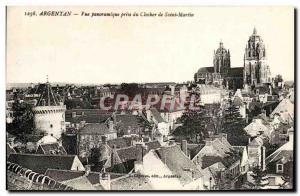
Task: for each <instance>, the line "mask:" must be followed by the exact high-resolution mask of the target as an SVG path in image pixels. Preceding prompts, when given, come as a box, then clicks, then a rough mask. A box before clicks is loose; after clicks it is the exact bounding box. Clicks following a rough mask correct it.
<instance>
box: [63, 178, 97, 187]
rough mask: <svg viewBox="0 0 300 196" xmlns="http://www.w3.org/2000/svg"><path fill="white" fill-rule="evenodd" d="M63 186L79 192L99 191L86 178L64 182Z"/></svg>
mask: <svg viewBox="0 0 300 196" xmlns="http://www.w3.org/2000/svg"><path fill="white" fill-rule="evenodd" d="M62 184H64V185H67V186H70V187H73V188H74V189H77V190H97V189H96V188H95V187H94V186H93V185H92V184H91V182H90V181H89V179H88V178H87V177H86V176H80V177H77V178H73V179H69V180H66V181H63V182H62Z"/></svg>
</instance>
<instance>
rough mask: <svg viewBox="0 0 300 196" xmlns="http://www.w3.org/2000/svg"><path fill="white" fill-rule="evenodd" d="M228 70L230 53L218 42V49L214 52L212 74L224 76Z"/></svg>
mask: <svg viewBox="0 0 300 196" xmlns="http://www.w3.org/2000/svg"><path fill="white" fill-rule="evenodd" d="M229 70H230V52H229V50H226V49H225V48H224V46H223V42H222V41H221V42H220V45H219V48H218V49H217V51H215V52H214V72H215V73H220V74H221V75H222V76H226V75H227V74H228V72H229Z"/></svg>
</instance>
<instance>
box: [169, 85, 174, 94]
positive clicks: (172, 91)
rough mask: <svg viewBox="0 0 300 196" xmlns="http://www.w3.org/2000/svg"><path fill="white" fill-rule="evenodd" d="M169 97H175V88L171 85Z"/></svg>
mask: <svg viewBox="0 0 300 196" xmlns="http://www.w3.org/2000/svg"><path fill="white" fill-rule="evenodd" d="M170 88H171V95H175V86H173V85H171V86H170Z"/></svg>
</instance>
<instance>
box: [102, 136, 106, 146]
mask: <svg viewBox="0 0 300 196" xmlns="http://www.w3.org/2000/svg"><path fill="white" fill-rule="evenodd" d="M101 139H102V144H107V140H106V136H105V135H103V136H102V137H101Z"/></svg>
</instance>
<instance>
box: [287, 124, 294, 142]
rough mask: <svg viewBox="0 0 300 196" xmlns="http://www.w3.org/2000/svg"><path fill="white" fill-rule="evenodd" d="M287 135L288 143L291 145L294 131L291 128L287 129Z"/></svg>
mask: <svg viewBox="0 0 300 196" xmlns="http://www.w3.org/2000/svg"><path fill="white" fill-rule="evenodd" d="M288 134H289V142H290V143H293V142H294V130H293V129H292V128H291V129H289V130H288Z"/></svg>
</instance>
